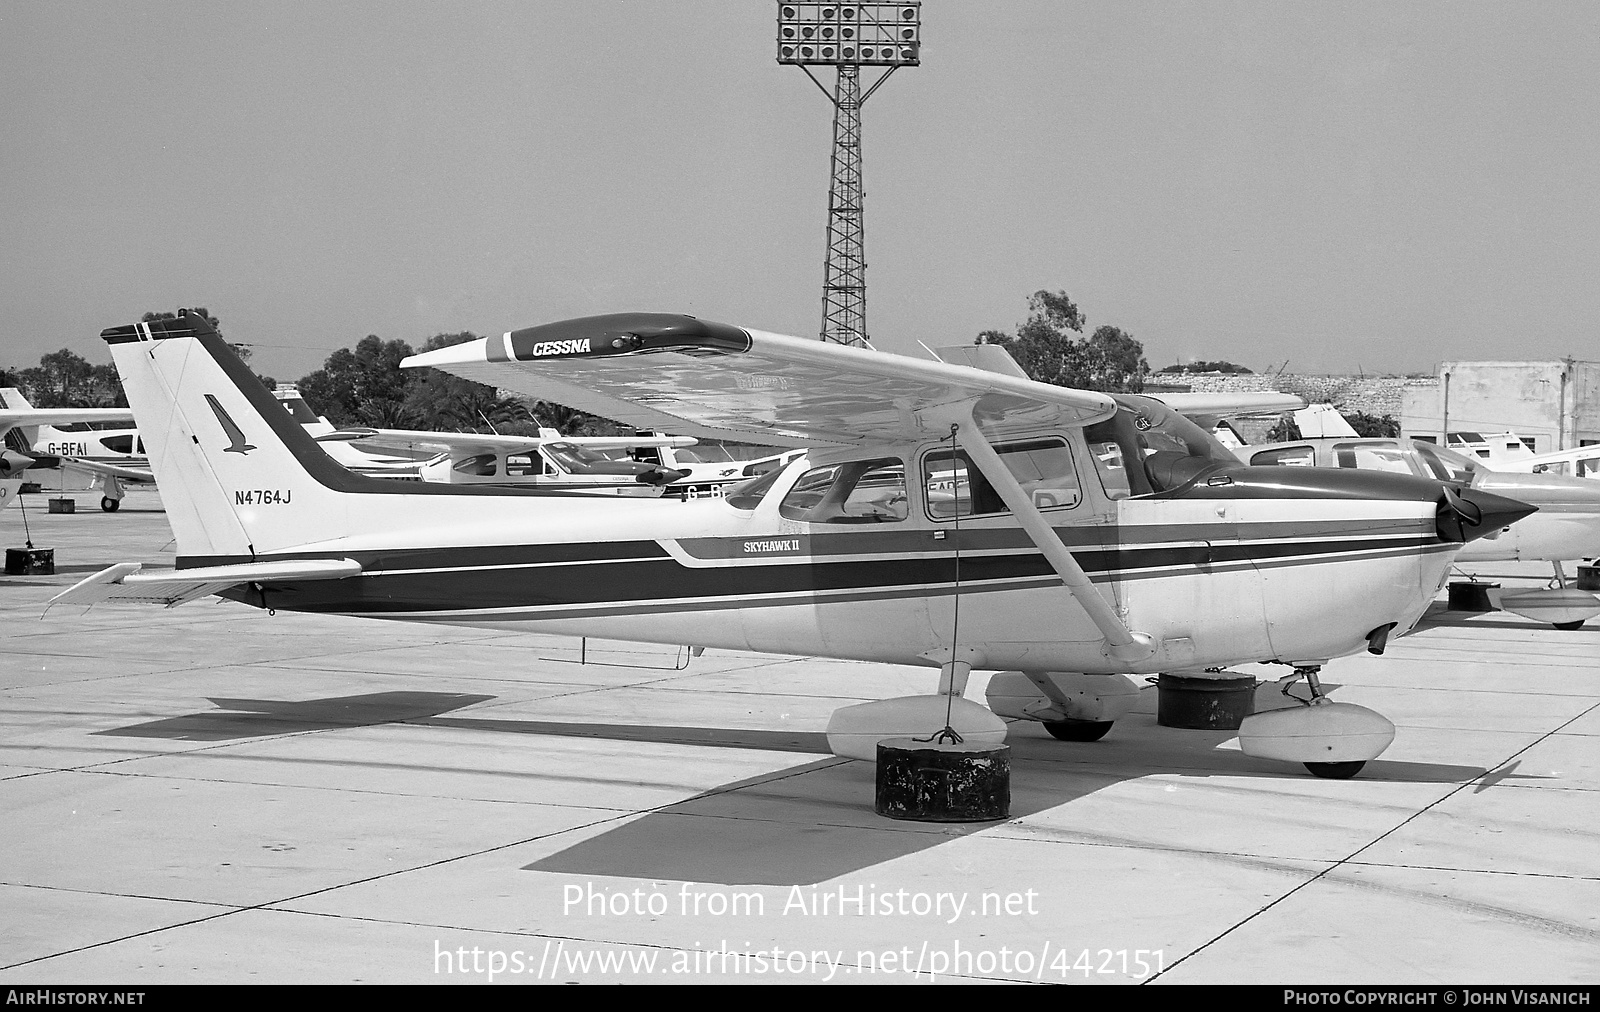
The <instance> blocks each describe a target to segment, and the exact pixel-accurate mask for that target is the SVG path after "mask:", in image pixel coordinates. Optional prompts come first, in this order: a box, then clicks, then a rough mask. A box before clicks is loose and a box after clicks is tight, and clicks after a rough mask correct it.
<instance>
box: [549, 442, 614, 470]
mask: <svg viewBox="0 0 1600 1012" xmlns="http://www.w3.org/2000/svg"><path fill="white" fill-rule="evenodd" d="M544 452H545V453H547V454H549V455H550V456H551V457H553V458H554V459H555V460H556V462H557V463H559V464H561V466H563V467H565V468H566V469H567V470H568V471H581V470H582V469H583V468H585V467H590V466H593V465H595V464H604V463H608V462H609V461H608V459H607V458H606V457H603V456H601V455H600V454H598V453H596V452H595V451H593V450H590V449H588V448H587V447H582V446H574V445H573V444H571V443H546V444H544Z"/></svg>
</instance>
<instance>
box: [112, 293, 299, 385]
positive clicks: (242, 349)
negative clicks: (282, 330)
mask: <svg viewBox="0 0 1600 1012" xmlns="http://www.w3.org/2000/svg"><path fill="white" fill-rule="evenodd" d="M188 312H189V313H190V314H191V315H194V316H203V317H205V319H206V322H207V323H209V324H211V326H212V329H214V330H215V331H216V332H217V333H218V334H221V333H222V321H221V320H219V319H217V318H216V317H215V316H212V315H211V311H210V310H209V309H207V308H206V307H204V306H195V307H194V308H193V309H191V310H188ZM177 318H178V314H177V313H168V312H151V313H146V314H144V315H143V316H141V317H139V322H140V323H150V322H152V321H154V320H176V319H177ZM228 347H230V348H232V349H233V351H234V354H236V355H238V356H239V360H240V361H242V362H243V363H244V364H245V365H249V364H250V356H251V354H252V351H253V349H251V347H250V346H249V345H248V344H234V343H233V342H231V341H230V342H228ZM255 377H256V379H258V380H260V381H261V385H262V386H264V387H266V388H267V389H268V390H273V389H276V388H277V386H278V381H277V380H275V379H273V378H272V377H271V376H263V375H261V374H260V373H256V374H255Z"/></svg>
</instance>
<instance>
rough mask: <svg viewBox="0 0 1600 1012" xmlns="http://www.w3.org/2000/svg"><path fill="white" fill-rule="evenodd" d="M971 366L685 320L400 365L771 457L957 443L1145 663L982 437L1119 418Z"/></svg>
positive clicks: (1080, 594) (550, 333)
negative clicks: (762, 449) (798, 449)
mask: <svg viewBox="0 0 1600 1012" xmlns="http://www.w3.org/2000/svg"><path fill="white" fill-rule="evenodd" d="M994 351H1002V353H1003V350H1002V349H998V348H997V349H994ZM973 361H975V362H977V364H978V367H975V366H973V365H959V364H954V363H950V362H946V361H942V360H941V361H937V362H928V361H923V360H921V359H913V358H906V357H904V356H899V355H889V354H885V353H883V352H879V351H871V350H865V349H860V348H850V347H846V346H844V345H837V344H829V343H826V342H823V341H806V340H802V339H800V338H797V337H785V336H783V335H781V334H769V333H766V332H765V331H759V330H745V329H742V328H739V327H733V326H729V325H727V324H721V323H710V322H707V321H702V320H697V319H695V318H694V317H691V316H671V315H667V314H656V313H622V314H617V315H613V316H594V317H587V318H585V319H579V320H567V321H564V322H561V323H552V324H547V325H545V326H542V327H531V328H529V329H527V330H517V331H511V332H510V333H507V334H504V335H502V336H501V337H499V338H483V339H480V340H479V341H477V342H475V343H473V344H459V345H454V346H452V347H449V348H440V349H438V350H436V351H431V352H427V353H425V354H422V355H417V356H414V357H412V358H409V359H406V360H405V361H404V362H402V363H401V365H402V366H408V367H420V366H433V367H435V368H438V369H443V370H444V371H446V372H450V373H454V374H455V375H458V376H463V377H465V378H467V379H471V380H476V381H477V382H480V383H488V384H491V385H493V386H497V387H506V388H510V389H512V390H516V391H518V392H520V393H523V394H528V395H530V396H535V397H540V398H544V399H547V400H552V401H555V402H556V403H558V404H565V405H567V406H568V407H575V408H580V409H582V410H585V411H592V412H594V413H595V414H598V415H601V416H603V417H608V418H615V419H617V420H619V421H624V422H629V423H631V424H633V425H635V426H637V427H639V428H652V429H669V430H673V431H677V432H688V433H691V434H694V435H705V436H712V437H717V436H732V437H744V438H746V439H747V440H748V441H751V442H759V443H765V444H767V445H790V446H808V445H809V446H816V445H833V446H847V447H848V446H872V445H879V444H893V443H904V442H907V441H917V440H923V439H928V438H930V437H932V438H941V437H945V436H954V437H955V438H956V439H957V440H958V441H959V442H960V444H961V448H962V449H963V450H965V451H967V453H968V454H970V455H971V458H972V460H973V462H974V463H976V464H977V465H978V467H979V469H980V470H982V472H983V473H984V475H985V477H987V478H988V479H989V481H990V483H991V484H992V485H993V486H994V488H995V490H996V492H998V493H999V495H1000V497H1001V499H1002V500H1003V501H1004V502H1005V504H1006V506H1007V507H1008V508H1009V509H1010V510H1011V512H1012V513H1013V514H1015V515H1016V517H1017V520H1018V522H1019V523H1020V525H1021V526H1022V528H1023V530H1024V531H1026V532H1027V535H1028V537H1029V539H1030V540H1032V541H1033V543H1034V544H1035V545H1036V546H1037V547H1038V548H1039V550H1040V552H1041V553H1043V555H1044V557H1045V560H1046V561H1047V562H1048V563H1049V565H1050V567H1051V568H1052V569H1054V570H1055V571H1056V574H1057V575H1058V576H1060V578H1061V581H1062V583H1063V584H1064V585H1065V586H1066V588H1067V589H1068V591H1070V592H1071V593H1072V595H1073V597H1074V598H1076V599H1077V601H1078V603H1079V604H1080V605H1082V606H1083V608H1084V611H1085V612H1087V613H1088V615H1089V618H1090V620H1091V621H1093V622H1094V623H1095V625H1096V627H1097V628H1098V629H1099V630H1100V632H1101V633H1102V634H1103V635H1104V636H1105V643H1106V650H1107V652H1108V653H1109V654H1110V655H1112V656H1116V657H1119V658H1123V659H1129V660H1138V659H1143V658H1146V657H1148V656H1150V655H1151V653H1152V652H1153V651H1154V649H1155V647H1154V641H1153V640H1152V638H1151V637H1150V635H1149V634H1147V633H1144V632H1139V631H1135V630H1132V629H1129V628H1128V627H1127V625H1126V623H1124V622H1123V620H1122V618H1121V617H1120V616H1119V615H1118V614H1117V613H1116V612H1115V611H1114V610H1113V609H1112V607H1111V606H1110V605H1109V604H1108V603H1107V602H1106V600H1105V599H1104V598H1103V597H1101V596H1100V594H1099V592H1098V591H1097V590H1096V589H1095V588H1094V585H1093V583H1092V582H1091V581H1090V579H1089V577H1088V575H1087V574H1086V573H1085V572H1084V570H1083V568H1082V567H1081V566H1080V565H1079V564H1078V562H1077V560H1076V559H1074V558H1073V555H1072V552H1071V551H1070V550H1069V549H1068V548H1067V547H1066V545H1065V544H1064V543H1063V542H1062V541H1061V539H1060V537H1059V535H1058V534H1057V533H1056V532H1055V530H1054V529H1052V528H1051V527H1050V526H1049V524H1048V522H1047V521H1046V520H1045V519H1044V518H1043V517H1042V516H1041V515H1040V513H1039V511H1038V509H1037V508H1036V507H1035V506H1034V504H1033V501H1032V499H1031V498H1030V497H1029V495H1028V494H1027V493H1026V492H1025V491H1024V490H1023V489H1022V487H1021V486H1020V485H1019V484H1018V482H1017V480H1016V478H1015V477H1014V476H1013V475H1012V474H1011V472H1010V471H1008V470H1007V469H1006V466H1005V465H1004V463H1002V462H1001V460H1000V458H999V456H998V455H997V454H996V452H995V450H994V447H993V446H992V445H991V444H990V443H989V441H988V438H987V436H986V435H985V433H984V430H985V429H996V430H998V429H1016V428H1033V427H1063V426H1076V425H1088V424H1091V423H1094V422H1099V421H1102V420H1104V419H1108V418H1111V417H1112V416H1113V415H1115V414H1116V412H1117V402H1116V401H1115V400H1113V399H1112V398H1111V396H1110V395H1109V394H1103V393H1095V392H1091V391H1086V390H1072V389H1068V388H1066V387H1056V386H1050V385H1049V384H1045V383H1037V382H1035V381H1033V380H1030V379H1027V378H1025V377H1022V376H1018V375H1016V374H1015V372H1014V369H1015V366H1014V365H1013V367H1012V368H1011V369H1007V368H1005V367H1004V363H1003V362H1000V361H999V360H998V358H996V357H995V356H993V355H992V354H987V355H985V358H984V360H983V361H979V360H978V359H973ZM943 663H944V666H945V668H946V673H945V675H943V676H941V677H950V678H952V679H954V678H956V677H957V668H958V666H961V665H968V664H969V662H967V661H963V660H960V659H958V658H957V657H955V656H954V654H953V653H952V655H951V656H950V657H948V658H944V659H943ZM960 677H963V678H964V677H965V676H964V675H961V676H960Z"/></svg>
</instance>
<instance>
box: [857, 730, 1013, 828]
mask: <svg viewBox="0 0 1600 1012" xmlns="http://www.w3.org/2000/svg"><path fill="white" fill-rule="evenodd" d="M876 809H877V812H878V814H879V815H882V816H886V817H888V818H891V819H904V820H907V821H914V822H992V821H994V820H996V819H1004V818H1007V817H1008V816H1009V815H1010V814H1011V746H1009V745H995V744H991V743H988V742H980V741H971V740H968V741H963V742H939V741H918V740H916V739H914V738H888V739H885V740H883V741H880V742H879V743H878V784H877V803H876Z"/></svg>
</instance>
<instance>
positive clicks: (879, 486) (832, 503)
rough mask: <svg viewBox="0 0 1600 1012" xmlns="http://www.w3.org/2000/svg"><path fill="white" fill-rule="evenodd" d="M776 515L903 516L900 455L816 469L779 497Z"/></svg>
mask: <svg viewBox="0 0 1600 1012" xmlns="http://www.w3.org/2000/svg"><path fill="white" fill-rule="evenodd" d="M778 515H779V516H783V517H787V518H789V519H790V520H803V521H806V522H807V523H813V524H872V523H892V522H894V521H897V520H904V519H905V518H906V466H905V462H904V461H902V460H900V458H898V457H880V458H878V459H876V460H852V461H849V462H847V463H843V464H830V465H828V466H826V467H814V468H812V469H811V470H809V471H807V472H806V473H805V474H803V475H801V476H800V480H799V481H797V482H795V483H794V487H793V488H791V489H790V490H789V494H788V495H786V496H784V497H783V502H781V503H779V504H778Z"/></svg>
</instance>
